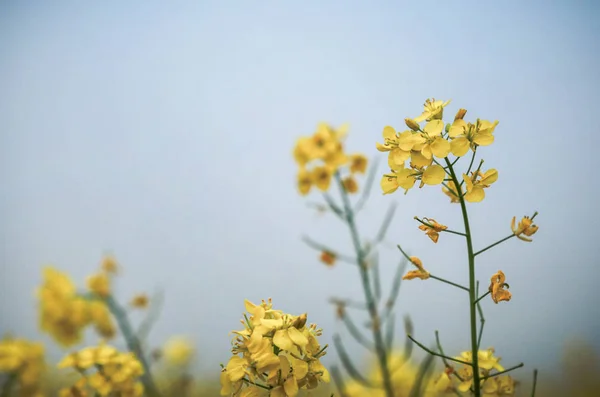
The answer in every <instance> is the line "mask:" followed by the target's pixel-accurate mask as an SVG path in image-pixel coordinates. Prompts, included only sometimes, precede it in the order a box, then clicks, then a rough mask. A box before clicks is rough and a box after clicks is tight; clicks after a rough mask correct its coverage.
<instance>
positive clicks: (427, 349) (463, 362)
mask: <svg viewBox="0 0 600 397" xmlns="http://www.w3.org/2000/svg"><path fill="white" fill-rule="evenodd" d="M406 336H407V337H408V339H410V340H412V341H413V342H414V343H415V344H416V345H417V346H419V347H420V348H421V349H423V350H425V351H426V352H427V353H429V354H431V355H432V356H437V357H442V358H445V359H446V360H450V361H454V362H455V363H459V364H464V365H468V366H469V367H471V366H473V364H472V363H470V362H467V361H463V360H458V359H456V358H453V357H450V356H445V355H443V354H440V353H436V352H434V351H433V350H431V349H429V348H427V347H425V345H423V344H422V343H419V342H417V340H416V339H415V338H413V337H412V336H410V335H406Z"/></svg>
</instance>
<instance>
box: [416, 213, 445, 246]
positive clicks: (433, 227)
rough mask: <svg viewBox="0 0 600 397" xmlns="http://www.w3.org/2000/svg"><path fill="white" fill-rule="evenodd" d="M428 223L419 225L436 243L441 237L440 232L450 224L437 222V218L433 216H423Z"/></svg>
mask: <svg viewBox="0 0 600 397" xmlns="http://www.w3.org/2000/svg"><path fill="white" fill-rule="evenodd" d="M423 219H424V220H425V221H426V223H428V224H427V225H419V229H421V230H422V231H424V232H425V234H426V235H427V236H428V237H429V238H430V239H431V241H433V242H434V243H437V242H438V239H439V237H440V232H441V231H444V230H446V229H448V226H445V225H442V224H440V223H437V222H436V221H435V219H431V218H423Z"/></svg>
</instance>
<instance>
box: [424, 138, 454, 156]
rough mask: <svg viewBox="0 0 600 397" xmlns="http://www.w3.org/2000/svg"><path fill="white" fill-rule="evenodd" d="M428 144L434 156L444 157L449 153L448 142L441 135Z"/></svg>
mask: <svg viewBox="0 0 600 397" xmlns="http://www.w3.org/2000/svg"><path fill="white" fill-rule="evenodd" d="M429 146H430V147H431V152H432V153H433V155H434V156H435V157H438V158H444V157H446V156H447V155H448V153H450V142H448V141H447V140H445V139H444V138H442V137H437V138H435V139H434V140H433V142H432V143H431V144H430V145H429Z"/></svg>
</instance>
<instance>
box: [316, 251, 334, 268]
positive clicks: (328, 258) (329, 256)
mask: <svg viewBox="0 0 600 397" xmlns="http://www.w3.org/2000/svg"><path fill="white" fill-rule="evenodd" d="M320 259H321V262H323V263H324V264H326V265H327V266H333V265H334V264H335V261H336V259H337V258H336V255H335V253H333V252H329V251H323V252H321V257H320Z"/></svg>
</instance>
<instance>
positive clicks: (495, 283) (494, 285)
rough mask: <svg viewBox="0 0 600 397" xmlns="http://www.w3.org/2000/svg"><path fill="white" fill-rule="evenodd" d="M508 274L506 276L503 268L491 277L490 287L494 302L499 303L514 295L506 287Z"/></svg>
mask: <svg viewBox="0 0 600 397" xmlns="http://www.w3.org/2000/svg"><path fill="white" fill-rule="evenodd" d="M505 280H506V276H504V272H502V270H498V273H495V274H494V275H493V276H492V278H491V283H490V287H489V291H490V292H491V294H492V300H493V301H494V303H498V302H501V301H509V300H510V298H511V297H512V295H511V293H510V292H509V291H507V290H505V289H504V286H505V285H506V284H505V282H504V281H505Z"/></svg>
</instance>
